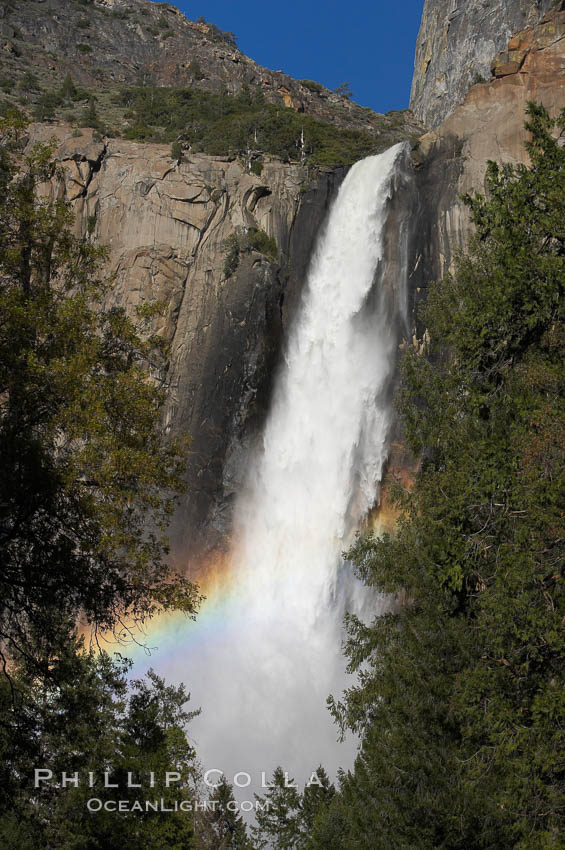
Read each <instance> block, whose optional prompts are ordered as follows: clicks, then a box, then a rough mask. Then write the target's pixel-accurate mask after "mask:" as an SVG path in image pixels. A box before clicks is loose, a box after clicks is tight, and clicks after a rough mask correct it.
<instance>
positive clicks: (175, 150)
mask: <svg viewBox="0 0 565 850" xmlns="http://www.w3.org/2000/svg"><path fill="white" fill-rule="evenodd" d="M181 156H182V144H181V143H180V142H173V144H172V145H171V159H178V160H180V158H181Z"/></svg>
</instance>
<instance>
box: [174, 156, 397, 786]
mask: <svg viewBox="0 0 565 850" xmlns="http://www.w3.org/2000/svg"><path fill="white" fill-rule="evenodd" d="M406 150H407V148H406V146H404V145H396V146H395V147H393V148H391V149H389V150H388V151H386V152H385V153H383V154H380V155H378V156H374V157H369V158H367V159H365V160H362V161H361V162H358V163H356V164H355V165H354V166H353V167H352V168H351V170H350V171H349V173H348V175H347V177H346V178H345V180H344V182H343V184H342V186H341V188H340V191H339V193H338V196H337V198H336V200H335V201H334V203H333V206H332V209H331V211H330V215H329V218H328V221H327V223H326V226H325V228H324V230H323V232H322V233H321V234H320V236H319V238H318V244H317V247H316V250H315V253H314V256H313V259H312V261H311V264H310V270H309V274H308V280H307V284H306V287H305V289H304V293H303V297H302V302H301V305H300V307H299V309H298V311H297V314H296V317H295V321H294V325H293V327H292V329H291V333H290V337H289V340H288V343H287V347H286V353H285V358H284V363H283V364H282V366H281V368H280V372H279V374H278V377H277V380H276V385H275V391H274V395H273V400H272V406H271V410H270V413H269V416H268V420H267V423H266V426H265V429H264V435H263V441H262V450H261V451H259V452H258V455H257V457H256V458H255V461H254V463H253V464H252V467H251V469H250V470H249V476H248V481H247V486H246V488H245V491H244V492H243V493H241V494H240V497H239V500H238V504H237V506H236V511H235V517H234V538H233V539H234V548H233V557H232V564H231V577H230V587H229V589H227V592H226V594H225V595H224V597H223V599H222V598H220V597H216V598H212V599H209V600H208V601H206V602H205V603H204V605H203V608H202V611H201V613H200V614H199V617H198V620H197V622H196V623H190V624H186V625H185V626H184V628H183V630H182V632H179V633H177V636H176V648H175V649H174V650H173V653H172V656H170V657H169V659H168V663H165V665H164V668H165V669H164V670H163V664H162V663H161V662H160V664H159V672H163V673H164V674H165V675H166V676H167V677H168V678H171V677H174V678H176V679H181V680H182V681H184V682H185V683H186V684H187V687H188V688H189V690H191V692H192V699H193V705H195V706H201V707H202V714H201V716H200V717H198V718H196V719H195V720H194V721H193V723H192V726H191V734H192V736H193V738H194V740H195V742H196V747H197V753H198V756H199V758H200V759H201V761H202V763H203V765H204V768H205V769H210V768H217V769H219V770H222V771H224V772H225V774H226V776H227V777H228V779H229V780H230V781H233V776H234V775H235V774H237V773H238V772H246V773H249V774H250V775H251V776H252V777H253V779H252V786H251V787H250V788H247V789H243V790H244V791H245V792H246V794H247V796H248V797H249V792H250V791H253V790H259V789H258V784H259V782H260V779H259V777H260V776H261V773H262V772H265V773H267V775H268V776H270V774H271V773H272V771H273V769H274V768H275V767H276V766H277V765H278V764H280V765H282V766H283V769H284V770H287V771H288V772H289V774H290V775H291V776H294V777H295V779H296V780H297V781H298V782H300V783H304V782H305V781H306V780H307V778H308V777H309V776H310V774H311V772H312V771H313V770H315V769H316V767H317V766H318V765H319V764H320V763H323V764H324V766H325V767H326V769H327V770H328V772H329V773H330V774H334V775H335V772H336V770H337V768H338V766H340V765H345V766H349V765H350V764H351V762H352V759H353V754H354V749H355V741H352V740H350V741H349V743H347V744H345V745H344V744H338V743H337V740H336V739H337V729H336V727H335V725H334V723H333V722H332V719H331V717H330V715H329V712H328V711H327V708H326V698H327V696H328V694H329V693H334V694H335V695H336V696H338V695H339V694H340V693H341V691H342V690H343V687H344V686H345V685H346V684H347V681H346V676H345V673H344V667H345V662H344V659H343V656H342V653H341V644H342V639H343V632H342V620H343V614H344V611H345V609H346V607H347V608H349V609H350V610H353V611H356V612H360V611H361V610H362V608H363V603H364V601H365V600H366V592H365V589H364V588H363V587H362V586H361V585H360V584H359V583H358V582H356V581H355V579H353V578H352V576H351V573H350V570H349V569H348V567H347V566H344V565H343V563H342V557H341V555H342V552H343V550H344V549H346V548H347V546H348V545H349V543H350V542H351V540H352V536H353V534H354V532H355V530H356V529H357V528H359V526H360V524H361V523H362V521H363V519H364V518H365V517H366V515H367V513H368V511H369V510H370V509H371V507H372V506H373V505H374V504H375V501H376V499H377V494H378V486H379V481H380V479H381V475H382V470H383V464H384V462H385V459H386V443H387V435H388V431H389V426H390V418H391V411H390V395H391V393H390V390H391V384H392V380H393V376H394V370H395V362H396V351H397V347H398V336H399V327H400V325H401V322H402V320H403V318H404V317H405V314H406V263H405V262H404V263H402V262H401V263H399V264H398V265H399V268H396V269H395V270H394V277H395V280H393V281H391V280H390V279H389V277H390V274H389V272H390V269H388V270H387V268H386V267H385V266H386V264H385V262H384V255H385V250H384V235H385V225H386V222H387V215H388V212H389V207H390V203H389V202H390V198H391V195H392V193H393V190H394V187H395V185H396V180H397V179H400V178H401V175H402V174H403V164H404V160H405V158H406ZM397 238H398V239H399V240H400V241H401V242H405V241H406V233H403V234H400V235H399V236H398V237H397ZM400 253H401V254H402V255H403V256H404V257H406V250H405V246H404V248H402V246H401V249H400ZM373 605H374V601H373Z"/></svg>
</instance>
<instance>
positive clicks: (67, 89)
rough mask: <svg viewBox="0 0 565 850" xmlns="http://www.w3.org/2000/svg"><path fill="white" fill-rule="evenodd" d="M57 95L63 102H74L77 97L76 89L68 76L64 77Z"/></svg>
mask: <svg viewBox="0 0 565 850" xmlns="http://www.w3.org/2000/svg"><path fill="white" fill-rule="evenodd" d="M59 94H60V95H61V97H62V98H63V100H74V99H75V97H76V96H77V89H76V86H75V84H74V83H73V78H72V77H71V75H70V74H66V75H65V79H64V80H63V84H62V86H61V88H60V90H59Z"/></svg>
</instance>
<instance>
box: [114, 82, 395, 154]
mask: <svg viewBox="0 0 565 850" xmlns="http://www.w3.org/2000/svg"><path fill="white" fill-rule="evenodd" d="M113 102H114V104H115V105H118V106H120V107H122V108H124V110H125V111H124V116H123V119H124V126H122V128H121V129H122V132H123V135H124V136H125V138H127V139H133V140H135V141H152V142H173V141H182V142H183V143H184V144H185V145H186V146H190V148H191V150H193V151H197V152H203V153H208V154H214V155H217V156H224V155H229V154H238V153H245V152H247V151H248V150H253V151H257V152H261V153H268V154H272V155H274V156H277V157H279V158H280V159H282V160H301V159H305V160H306V161H307V162H309V163H311V164H312V165H318V166H336V165H351V164H352V163H353V162H355V161H356V160H358V159H362V158H363V157H364V156H367V155H369V154H371V153H377V152H378V151H379V150H381V149H382V148H383V147H386V146H388V145H389V144H392V142H391V140H390V138H387V141H386V143H379V142H378V141H376V140H375V138H374V137H372V136H370V135H369V134H367V133H363V132H361V131H358V130H340V129H338V128H337V127H334V126H332V125H330V124H325V123H324V122H322V121H318V120H316V119H315V118H312V117H311V116H308V115H303V114H300V113H297V112H294V111H293V110H291V109H287V108H285V107H282V106H275V105H273V104H271V103H266V102H265V99H264V98H263V97H261V96H252V95H251V93H250V92H249V91H247V92H244V93H243V94H241V95H240V96H239V97H234V96H232V95H228V94H220V95H217V94H209V93H208V92H203V91H200V90H198V89H195V88H166V87H155V86H137V87H135V88H129V89H124V90H122V91H121V92H120V93H119V94H118V95H115V96H114V99H113ZM302 132H304V147H303V146H302ZM399 138H400V136H399Z"/></svg>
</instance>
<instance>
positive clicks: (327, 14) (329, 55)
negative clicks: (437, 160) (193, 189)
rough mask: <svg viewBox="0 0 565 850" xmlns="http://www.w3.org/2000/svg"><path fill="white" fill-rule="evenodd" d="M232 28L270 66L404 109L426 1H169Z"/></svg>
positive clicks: (374, 104)
mask: <svg viewBox="0 0 565 850" xmlns="http://www.w3.org/2000/svg"><path fill="white" fill-rule="evenodd" d="M172 2H173V3H174V5H175V6H178V8H180V9H182V11H183V12H184V13H185V15H186V16H187V17H188V18H190V19H191V20H193V21H194V20H196V19H197V18H198V17H200V16H201V15H202V16H203V17H204V18H206V20H208V21H211V22H212V23H214V24H216V25H217V26H219V27H220V28H221V29H223V30H231V31H232V32H234V33H235V35H236V36H237V39H238V46H239V48H240V49H241V50H242V51H243V52H244V53H246V54H247V55H248V56H250V57H251V58H252V59H255V61H256V62H259V63H260V64H261V65H265V66H266V67H267V68H273V69H275V70H276V69H281V70H282V71H285V73H287V74H290V75H291V76H292V77H296V78H297V79H310V80H317V81H318V82H320V83H323V84H324V85H326V86H328V88H332V89H333V88H335V87H336V86H338V85H339V84H340V83H343V82H345V81H347V82H349V84H350V86H351V88H352V90H353V95H354V99H355V100H356V101H357V103H360V104H361V105H362V106H370V107H371V108H372V109H374V110H376V111H377V112H386V111H387V110H389V109H404V108H405V107H407V106H408V101H409V97H410V82H411V79H412V70H413V65H414V47H415V44H416V35H417V33H418V27H419V26H420V18H421V15H422V9H423V6H424V0H372V2H371V0H350V2H349V3H344V2H343V0H339V2H337V0H324V2H322V0H310V1H309V0H303V2H300V0H286V1H285V2H282V3H281V2H269V0H261V2H258V0H176V2H175V0H172Z"/></svg>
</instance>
